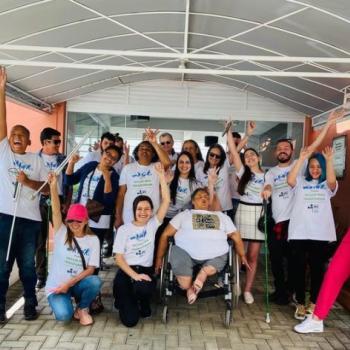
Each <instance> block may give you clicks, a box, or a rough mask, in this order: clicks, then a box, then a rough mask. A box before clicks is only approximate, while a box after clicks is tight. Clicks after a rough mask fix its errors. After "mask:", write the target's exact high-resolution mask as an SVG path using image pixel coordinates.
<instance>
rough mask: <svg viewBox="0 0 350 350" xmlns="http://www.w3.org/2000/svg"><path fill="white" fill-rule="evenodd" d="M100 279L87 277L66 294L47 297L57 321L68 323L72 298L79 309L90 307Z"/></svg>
mask: <svg viewBox="0 0 350 350" xmlns="http://www.w3.org/2000/svg"><path fill="white" fill-rule="evenodd" d="M101 285H102V282H101V279H100V278H99V277H98V276H95V275H92V276H87V277H85V278H84V279H82V280H81V281H79V282H78V283H77V284H75V285H74V286H73V287H71V288H69V290H68V292H67V293H64V294H63V293H62V294H50V295H49V297H48V300H49V304H50V307H51V309H52V311H53V313H54V315H55V318H56V320H57V321H69V320H70V319H71V318H72V316H73V313H74V309H73V304H72V297H74V298H75V300H78V301H79V302H78V303H77V306H78V308H79V309H85V308H87V307H89V306H90V304H91V302H92V301H93V300H94V299H95V298H96V296H97V294H98V293H99V292H100V289H101Z"/></svg>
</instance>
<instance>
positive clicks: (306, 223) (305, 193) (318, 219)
mask: <svg viewBox="0 0 350 350" xmlns="http://www.w3.org/2000/svg"><path fill="white" fill-rule="evenodd" d="M337 190H338V183H337V186H336V188H335V190H334V191H331V190H330V189H329V187H328V184H327V181H323V182H322V183H320V184H319V183H318V181H317V180H312V181H306V180H305V178H304V177H301V176H300V177H298V178H297V183H296V185H295V187H294V188H293V191H294V201H293V208H292V212H291V216H290V222H289V228H288V239H289V240H291V239H312V240H317V241H329V242H332V241H336V240H337V236H336V233H335V224H334V219H333V213H332V207H331V201H330V199H331V198H332V197H333V196H334V195H335V194H336V192H337Z"/></svg>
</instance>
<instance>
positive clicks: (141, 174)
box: [131, 170, 152, 177]
mask: <svg viewBox="0 0 350 350" xmlns="http://www.w3.org/2000/svg"><path fill="white" fill-rule="evenodd" d="M151 175H152V173H151V170H145V171H137V172H136V173H135V174H132V175H131V177H146V176H151Z"/></svg>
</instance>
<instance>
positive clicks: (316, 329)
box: [294, 315, 323, 333]
mask: <svg viewBox="0 0 350 350" xmlns="http://www.w3.org/2000/svg"><path fill="white" fill-rule="evenodd" d="M294 330H295V331H296V332H297V333H322V332H323V321H322V320H315V319H314V318H313V317H312V315H310V316H308V317H307V318H306V319H305V320H304V321H303V322H301V323H299V324H297V325H296V326H295V327H294Z"/></svg>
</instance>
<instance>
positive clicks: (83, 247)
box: [45, 175, 101, 326]
mask: <svg viewBox="0 0 350 350" xmlns="http://www.w3.org/2000/svg"><path fill="white" fill-rule="evenodd" d="M50 191H51V202H52V221H53V228H54V231H55V238H54V251H53V257H52V264H51V268H50V271H49V276H48V279H47V283H46V288H45V290H46V295H47V297H48V301H49V304H50V306H51V308H52V310H53V313H54V315H55V318H56V320H58V321H65V322H66V321H69V320H71V318H72V316H73V317H74V319H76V320H79V321H80V324H81V325H83V326H87V325H90V324H92V323H93V319H92V317H91V316H90V314H89V305H90V303H91V301H92V300H94V299H95V298H96V296H97V294H98V293H99V292H100V288H101V280H100V278H99V277H98V276H95V275H93V273H94V271H95V269H96V268H98V267H99V265H100V243H99V240H98V238H97V237H96V236H95V235H94V234H93V233H92V232H91V231H90V229H89V227H88V221H89V217H88V213H87V210H86V208H85V207H84V206H83V205H81V204H72V205H71V206H70V207H69V210H68V213H67V218H66V224H64V223H63V222H62V215H61V211H60V202H59V197H58V191H57V178H56V176H54V175H51V178H50ZM77 246H78V248H77ZM83 259H84V261H83ZM72 297H74V298H75V301H76V303H77V308H76V310H75V311H74V309H73V305H72V301H71V298H72Z"/></svg>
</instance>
